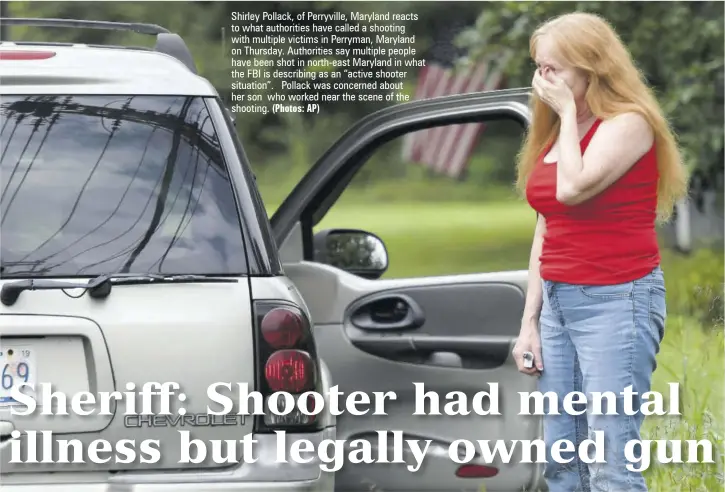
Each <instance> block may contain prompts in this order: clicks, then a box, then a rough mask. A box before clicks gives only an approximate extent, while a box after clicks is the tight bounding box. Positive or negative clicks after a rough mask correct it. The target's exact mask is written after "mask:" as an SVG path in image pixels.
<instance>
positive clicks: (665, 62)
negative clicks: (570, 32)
mask: <svg viewBox="0 0 725 492" xmlns="http://www.w3.org/2000/svg"><path fill="white" fill-rule="evenodd" d="M573 11H583V12H593V13H597V14H600V15H602V16H603V17H604V18H606V19H607V20H608V21H609V22H610V23H611V24H612V26H613V27H614V28H615V29H616V30H617V32H618V34H619V35H620V37H621V38H622V40H623V41H624V43H625V44H626V45H627V47H628V49H629V51H630V53H631V54H632V57H633V58H634V60H635V62H636V63H637V65H638V67H639V69H640V70H641V71H642V72H643V74H644V75H645V77H646V78H647V80H648V81H649V83H650V84H652V86H653V87H654V88H655V92H656V94H657V97H658V99H659V101H660V104H661V105H662V107H663V110H664V111H665V113H666V114H667V116H668V118H669V119H670V121H671V123H672V125H673V127H674V128H675V130H676V131H677V133H678V135H679V140H680V144H681V146H682V150H683V154H684V155H685V159H686V160H687V162H688V164H690V165H694V166H696V167H698V168H700V169H703V170H707V171H706V172H712V171H715V170H716V169H718V168H722V166H723V163H722V149H723V44H724V40H723V3H722V2H627V3H623V2H491V3H489V4H487V6H486V9H484V10H483V11H482V12H481V14H480V15H479V16H478V18H477V19H476V22H475V25H474V26H473V27H471V28H470V29H468V30H466V31H464V32H463V33H461V35H460V36H459V39H458V42H459V43H460V45H461V46H464V47H466V48H468V49H469V52H470V57H471V58H473V59H478V58H480V57H482V56H488V55H490V54H492V53H494V54H495V53H500V52H501V51H502V50H504V49H506V50H510V51H511V52H512V53H511V54H512V56H511V58H510V59H509V61H508V65H507V70H506V75H507V80H508V84H509V86H529V85H530V83H531V77H532V75H533V62H532V61H531V59H530V57H529V36H530V35H531V33H532V32H533V31H534V29H535V28H536V27H537V26H538V25H539V24H540V23H542V22H544V21H546V20H548V19H550V18H551V17H554V16H556V15H560V14H563V13H567V12H573Z"/></svg>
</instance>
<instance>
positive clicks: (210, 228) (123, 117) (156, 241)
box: [0, 95, 246, 277]
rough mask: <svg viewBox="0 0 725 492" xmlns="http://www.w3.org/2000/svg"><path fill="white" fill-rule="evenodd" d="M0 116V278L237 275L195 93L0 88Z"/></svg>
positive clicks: (231, 233) (239, 264)
mask: <svg viewBox="0 0 725 492" xmlns="http://www.w3.org/2000/svg"><path fill="white" fill-rule="evenodd" d="M0 114H1V116H2V120H1V121H2V123H1V126H2V128H1V133H0V141H2V142H3V149H2V157H1V159H0V189H1V190H2V199H1V200H2V201H1V202H0V217H1V219H0V221H1V224H0V235H1V236H0V237H1V240H0V248H1V249H2V267H3V271H2V275H3V277H23V276H29V275H30V276H48V277H63V276H91V275H98V274H101V273H108V272H114V273H116V272H135V273H141V272H142V273H149V272H151V273H163V274H184V273H188V274H192V273H193V274H242V273H244V272H246V260H245V257H244V249H243V246H242V233H241V227H240V222H239V217H238V213H237V208H236V204H235V199H234V194H233V191H232V187H231V183H230V180H229V176H228V174H227V170H226V167H225V163H224V159H223V157H222V153H221V151H220V147H219V143H218V140H217V137H216V134H215V131H214V127H213V125H212V123H211V118H210V116H209V114H208V112H207V108H206V104H205V101H204V100H203V99H202V98H187V97H177V96H41V95H39V96H4V97H3V99H2V104H1V105H0Z"/></svg>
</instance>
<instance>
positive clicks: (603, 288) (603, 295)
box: [579, 282, 634, 299]
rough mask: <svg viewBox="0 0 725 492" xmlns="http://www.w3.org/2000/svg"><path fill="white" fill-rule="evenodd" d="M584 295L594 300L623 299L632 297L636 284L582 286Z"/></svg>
mask: <svg viewBox="0 0 725 492" xmlns="http://www.w3.org/2000/svg"><path fill="white" fill-rule="evenodd" d="M579 290H580V291H581V293H582V294H584V295H585V296H587V297H591V298H593V299H622V298H625V297H631V296H632V291H633V290H634V282H627V283H624V284H614V285H580V286H579Z"/></svg>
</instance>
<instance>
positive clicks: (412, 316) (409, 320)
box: [350, 293, 425, 331]
mask: <svg viewBox="0 0 725 492" xmlns="http://www.w3.org/2000/svg"><path fill="white" fill-rule="evenodd" d="M350 322H351V323H352V324H353V326H355V327H356V328H360V329H361V330H369V331H388V330H392V331H395V330H415V329H417V328H420V327H421V326H423V323H425V313H424V312H423V309H422V308H421V307H420V305H419V304H418V303H417V302H415V301H414V300H413V299H412V298H411V297H409V296H406V295H403V294H388V293H383V294H381V295H378V296H373V297H371V298H369V299H366V300H365V302H364V303H363V304H361V305H358V306H357V307H356V308H355V310H354V311H353V313H352V316H351V317H350Z"/></svg>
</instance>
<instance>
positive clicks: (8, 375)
mask: <svg viewBox="0 0 725 492" xmlns="http://www.w3.org/2000/svg"><path fill="white" fill-rule="evenodd" d="M37 367H38V366H37V365H36V364H35V350H33V348H31V347H12V346H7V345H3V346H2V347H0V371H1V372H0V379H1V380H0V406H7V405H17V404H18V403H19V402H18V401H17V400H15V399H14V398H12V397H11V396H10V395H11V392H12V390H13V388H15V387H17V386H20V385H21V384H22V383H34V382H35V380H36V374H35V373H36V368H37ZM23 393H25V394H32V393H33V392H32V391H31V390H30V389H29V388H25V389H24V390H23Z"/></svg>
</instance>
